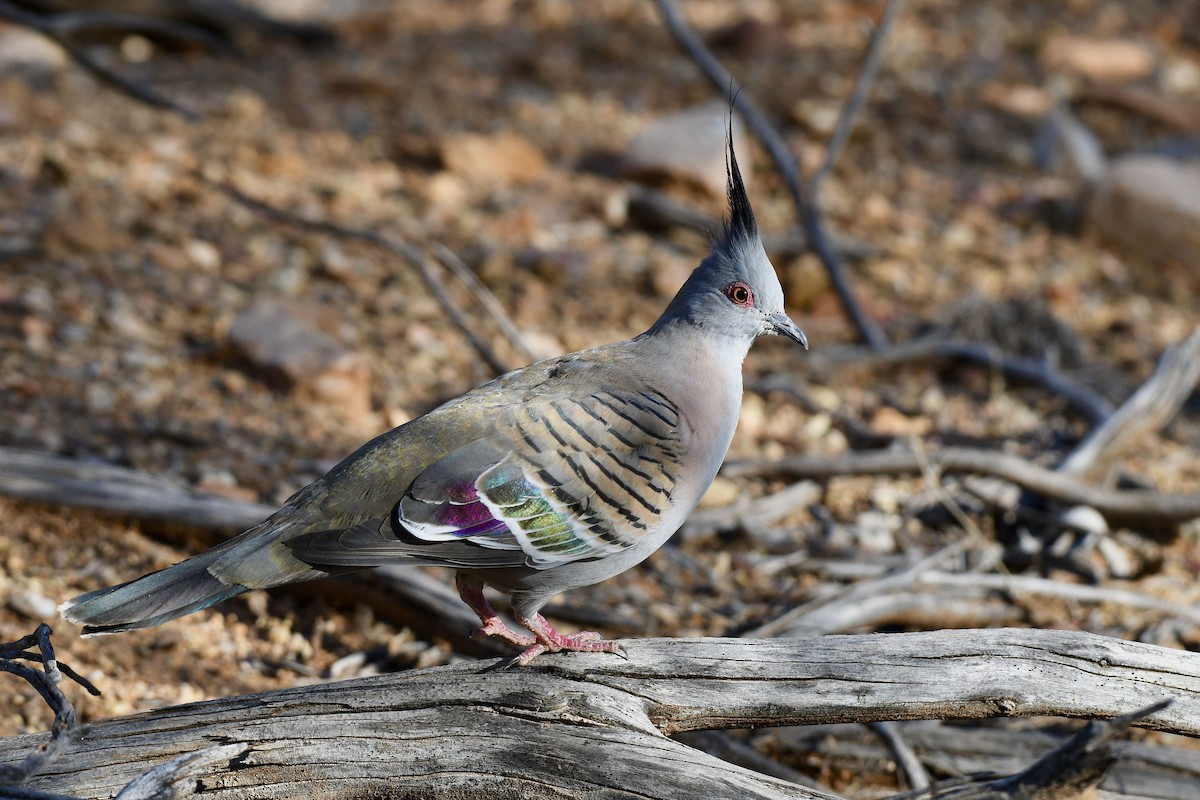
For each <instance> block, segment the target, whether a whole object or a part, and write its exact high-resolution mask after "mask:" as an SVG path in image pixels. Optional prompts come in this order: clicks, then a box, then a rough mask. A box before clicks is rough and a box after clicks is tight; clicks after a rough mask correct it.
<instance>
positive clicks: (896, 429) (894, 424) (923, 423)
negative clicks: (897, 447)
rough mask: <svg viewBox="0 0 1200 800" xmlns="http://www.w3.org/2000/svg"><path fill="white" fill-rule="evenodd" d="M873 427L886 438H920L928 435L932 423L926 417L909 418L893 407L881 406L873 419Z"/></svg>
mask: <svg viewBox="0 0 1200 800" xmlns="http://www.w3.org/2000/svg"><path fill="white" fill-rule="evenodd" d="M871 427H872V428H873V429H874V430H875V432H876V433H880V434H883V435H884V436H920V435H922V434H925V433H928V432H929V428H930V422H929V420H928V419H926V418H924V417H917V418H915V419H914V418H913V417H909V416H906V415H905V414H903V413H901V412H899V411H897V410H896V409H894V408H892V407H891V406H881V407H880V409H879V410H878V411H876V412H875V416H874V417H872V418H871Z"/></svg>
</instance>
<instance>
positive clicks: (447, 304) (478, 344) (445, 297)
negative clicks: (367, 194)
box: [194, 172, 509, 374]
mask: <svg viewBox="0 0 1200 800" xmlns="http://www.w3.org/2000/svg"><path fill="white" fill-rule="evenodd" d="M194 174H195V176H196V178H197V179H198V180H200V181H203V182H204V183H206V184H208V185H209V186H212V187H213V188H215V189H217V190H219V191H221V192H223V193H224V194H225V195H227V196H228V197H230V198H231V199H233V200H235V201H237V202H238V203H240V204H241V205H243V206H246V207H247V208H249V209H252V210H254V211H257V212H259V213H260V214H263V215H264V216H266V217H268V218H269V219H273V220H275V221H277V222H283V223H286V224H288V225H293V226H295V227H297V228H301V229H303V230H309V231H315V232H317V233H325V234H329V235H332V236H338V237H340V238H343V239H354V240H357V241H361V242H367V243H368V244H372V245H375V246H376V247H381V248H383V249H385V250H389V251H391V252H393V253H396V254H397V255H399V256H401V257H403V258H404V260H406V261H407V262H408V263H409V264H410V265H412V266H413V267H415V268H416V270H417V273H418V274H419V275H420V276H421V280H422V281H424V283H425V286H426V288H428V289H429V291H430V293H431V294H432V295H433V296H434V297H435V298H436V299H437V301H438V303H440V304H441V306H442V309H443V310H444V311H445V312H446V315H447V316H449V317H450V320H451V321H452V322H453V323H454V325H455V326H456V327H457V328H458V329H459V330H460V331H461V332H462V334H463V335H464V336H466V338H467V340H468V341H469V342H470V343H471V346H472V347H474V348H475V352H477V353H479V356H480V357H481V358H482V359H483V360H484V361H486V362H487V364H488V366H489V367H490V368H491V369H492V370H493V371H494V372H496V373H497V374H499V373H504V372H508V370H509V365H508V364H507V363H506V362H505V361H504V359H503V358H501V357H500V356H499V355H498V354H497V353H496V351H495V350H493V349H492V346H491V345H490V344H488V342H487V340H486V339H485V338H484V337H483V336H482V335H480V334H479V333H478V332H476V331H475V329H474V328H473V327H471V324H470V322H469V320H468V318H467V315H466V314H465V313H464V312H463V310H462V309H461V308H459V306H458V304H457V303H456V302H454V299H453V298H452V297H450V295H449V294H448V293H447V292H446V288H445V286H444V285H443V284H442V282H441V281H440V280H439V279H438V277H437V275H436V274H435V273H434V270H433V266H432V265H431V264H430V263H429V261H428V259H426V258H425V257H424V256H423V255H422V254H421V251H420V250H419V249H417V248H416V247H414V246H412V245H411V244H409V243H408V242H405V241H404V240H402V239H398V238H396V237H394V236H388V235H387V234H383V233H376V232H374V231H369V230H365V229H362V228H348V227H345V226H342V225H338V224H336V223H333V222H326V221H324V220H315V219H309V218H307V217H303V216H300V215H299V214H295V213H292V212H291V211H285V210H284V209H282V208H278V207H276V206H273V205H270V204H269V203H265V202H263V201H262V200H258V199H256V198H253V197H250V196H249V195H247V194H245V193H244V192H242V191H241V190H239V189H236V188H234V187H233V186H230V185H229V184H227V183H221V182H219V181H214V180H210V179H209V178H207V177H205V176H204V175H202V174H201V173H199V172H196V173H194ZM479 288H480V291H482V292H484V293H486V292H487V287H485V286H482V285H480V287H479Z"/></svg>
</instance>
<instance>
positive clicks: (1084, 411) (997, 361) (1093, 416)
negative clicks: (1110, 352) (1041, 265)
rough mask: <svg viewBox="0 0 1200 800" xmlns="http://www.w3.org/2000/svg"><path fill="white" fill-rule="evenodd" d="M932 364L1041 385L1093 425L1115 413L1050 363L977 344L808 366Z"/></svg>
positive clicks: (812, 370) (838, 356) (915, 348)
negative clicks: (969, 367)
mask: <svg viewBox="0 0 1200 800" xmlns="http://www.w3.org/2000/svg"><path fill="white" fill-rule="evenodd" d="M930 360H946V361H972V362H975V363H978V364H982V365H984V366H987V367H991V368H992V369H997V370H1000V371H1001V372H1003V373H1004V375H1005V376H1006V377H1008V378H1015V379H1018V380H1023V381H1028V382H1030V383H1034V384H1038V385H1040V386H1042V387H1044V388H1046V389H1048V390H1049V391H1051V392H1054V393H1055V394H1057V395H1060V396H1061V397H1062V398H1063V399H1064V400H1066V401H1067V404H1068V405H1070V406H1071V407H1072V408H1073V409H1075V411H1076V413H1078V414H1080V415H1081V416H1082V417H1083V418H1084V419H1086V420H1087V421H1088V422H1089V423H1091V424H1092V425H1098V424H1100V423H1101V422H1103V421H1104V420H1106V419H1107V418H1108V416H1109V415H1110V414H1111V413H1112V411H1113V407H1112V404H1111V403H1109V402H1108V401H1107V400H1105V399H1104V398H1103V397H1100V396H1099V395H1098V394H1096V393H1095V392H1093V391H1092V390H1091V389H1088V388H1087V387H1085V386H1080V385H1079V384H1077V383H1075V382H1074V381H1072V380H1070V379H1069V378H1067V377H1066V376H1065V375H1063V374H1062V373H1060V372H1057V371H1056V370H1055V369H1054V368H1053V367H1052V366H1051V365H1050V364H1048V363H1047V362H1045V361H1040V360H1037V359H1032V358H1022V357H1020V356H1013V355H1007V354H1005V353H1004V352H1002V351H1000V350H998V349H996V348H994V347H989V346H988V345H985V344H979V343H976V342H954V341H946V340H944V339H920V340H917V341H914V342H908V343H906V344H899V345H893V346H891V347H889V348H887V349H885V350H882V351H879V352H867V353H866V354H865V355H864V354H863V352H862V348H854V349H853V350H843V351H842V352H838V351H837V350H836V349H829V348H827V349H826V350H824V351H823V352H822V353H818V354H814V355H813V356H812V357H810V358H809V359H807V363H808V373H809V375H810V376H820V375H821V374H823V373H825V372H827V371H830V370H832V369H844V368H846V367H848V366H849V367H855V368H858V369H879V368H881V367H886V366H895V365H899V364H907V363H909V362H915V361H930ZM781 388H782V387H781Z"/></svg>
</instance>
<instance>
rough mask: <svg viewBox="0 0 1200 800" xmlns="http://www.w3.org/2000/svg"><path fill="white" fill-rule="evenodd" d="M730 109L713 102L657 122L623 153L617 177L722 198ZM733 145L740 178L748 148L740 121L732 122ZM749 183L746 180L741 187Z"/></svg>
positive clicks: (747, 160) (744, 172) (747, 171)
mask: <svg viewBox="0 0 1200 800" xmlns="http://www.w3.org/2000/svg"><path fill="white" fill-rule="evenodd" d="M727 124H729V104H728V103H726V102H724V101H714V102H711V103H705V104H704V105H701V106H694V107H692V108H688V109H684V110H683V111H677V112H675V113H673V114H667V115H665V116H661V117H658V118H657V119H655V120H653V121H652V122H651V123H650V124H649V125H647V126H646V127H645V128H644V129H643V130H642V132H641V133H639V134H638V135H637V136H635V137H634V138H633V140H632V141H631V142H630V143H629V146H628V147H627V148H626V150H625V157H624V159H623V161H622V164H621V167H622V170H621V171H622V173H624V174H625V175H628V176H630V177H634V178H647V179H651V180H661V179H663V178H668V179H675V180H681V181H685V182H688V183H692V184H695V185H697V186H700V187H703V188H705V189H707V190H709V191H710V192H712V193H713V194H714V195H715V196H717V197H724V196H725V126H726V125H727ZM733 144H734V148H735V149H736V150H737V154H738V164H739V166H740V167H741V172H742V175H743V177H746V176H749V174H750V163H751V161H750V153H751V151H750V148H749V147H748V146H747V143H746V141H745V133H744V131H743V129H742V123H741V120H739V119H738V118H737V117H736V116H734V118H733ZM746 182H747V183H749V180H747V181H746Z"/></svg>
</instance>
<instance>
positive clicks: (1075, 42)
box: [1040, 35, 1156, 83]
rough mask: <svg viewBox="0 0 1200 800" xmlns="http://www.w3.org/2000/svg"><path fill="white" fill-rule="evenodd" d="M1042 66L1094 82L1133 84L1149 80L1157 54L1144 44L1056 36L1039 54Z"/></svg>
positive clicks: (1119, 40) (1126, 40)
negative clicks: (1131, 82)
mask: <svg viewBox="0 0 1200 800" xmlns="http://www.w3.org/2000/svg"><path fill="white" fill-rule="evenodd" d="M1040 60H1041V62H1042V66H1044V67H1045V68H1046V69H1048V70H1051V71H1054V72H1066V73H1070V74H1073V75H1078V76H1079V77H1082V78H1088V79H1089V80H1094V81H1107V82H1122V83H1125V82H1130V81H1138V80H1142V79H1143V78H1146V77H1149V75H1150V74H1151V73H1152V72H1154V69H1155V66H1156V64H1155V58H1154V53H1153V52H1152V51H1151V50H1150V48H1149V47H1148V46H1146V45H1144V44H1142V43H1141V42H1135V41H1132V40H1130V39H1103V38H1093V37H1088V36H1070V35H1067V36H1053V37H1051V38H1050V39H1049V41H1047V42H1046V45H1045V46H1044V47H1043V48H1042V52H1041V55H1040Z"/></svg>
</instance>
